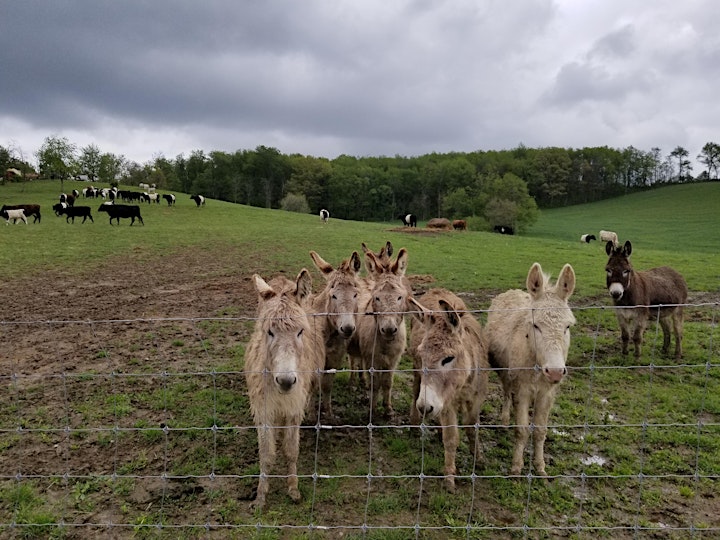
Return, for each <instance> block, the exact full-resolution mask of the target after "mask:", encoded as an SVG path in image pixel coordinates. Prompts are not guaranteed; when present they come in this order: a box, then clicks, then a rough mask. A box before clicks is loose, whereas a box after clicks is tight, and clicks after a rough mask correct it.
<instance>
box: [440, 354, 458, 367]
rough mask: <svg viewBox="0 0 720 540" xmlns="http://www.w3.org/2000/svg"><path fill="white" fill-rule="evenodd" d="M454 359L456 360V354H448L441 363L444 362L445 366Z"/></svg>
mask: <svg viewBox="0 0 720 540" xmlns="http://www.w3.org/2000/svg"><path fill="white" fill-rule="evenodd" d="M453 360H455V357H454V356H446V357H445V358H443V359H442V362H440V364H442V365H443V366H447V365H448V364H449V363H450V362H452V361H453Z"/></svg>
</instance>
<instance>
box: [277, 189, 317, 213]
mask: <svg viewBox="0 0 720 540" xmlns="http://www.w3.org/2000/svg"><path fill="white" fill-rule="evenodd" d="M280 208H282V209H283V210H286V211H287V212H298V213H300V214H309V213H310V205H309V204H308V201H307V199H306V198H305V195H302V194H299V193H288V194H287V195H285V196H284V197H283V198H282V200H281V201H280Z"/></svg>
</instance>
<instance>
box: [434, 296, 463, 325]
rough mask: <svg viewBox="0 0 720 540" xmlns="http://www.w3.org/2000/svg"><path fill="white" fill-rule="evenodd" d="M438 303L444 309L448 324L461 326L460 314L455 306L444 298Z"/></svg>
mask: <svg viewBox="0 0 720 540" xmlns="http://www.w3.org/2000/svg"><path fill="white" fill-rule="evenodd" d="M438 303H439V304H440V307H441V308H442V309H443V311H444V315H445V319H446V320H447V322H448V324H449V325H450V326H452V327H453V328H455V329H457V328H459V327H460V314H459V313H458V312H457V311H455V308H453V307H452V306H451V305H450V304H449V303H448V302H446V301H445V300H442V299H441V300H440V301H439V302H438Z"/></svg>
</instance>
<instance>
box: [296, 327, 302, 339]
mask: <svg viewBox="0 0 720 540" xmlns="http://www.w3.org/2000/svg"><path fill="white" fill-rule="evenodd" d="M302 335H303V329H302V328H301V329H300V331H299V332H298V333H297V337H302Z"/></svg>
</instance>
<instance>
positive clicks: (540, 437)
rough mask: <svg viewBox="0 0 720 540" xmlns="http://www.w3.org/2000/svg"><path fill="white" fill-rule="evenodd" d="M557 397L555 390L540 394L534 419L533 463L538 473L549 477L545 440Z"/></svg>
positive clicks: (536, 401) (536, 402)
mask: <svg viewBox="0 0 720 540" xmlns="http://www.w3.org/2000/svg"><path fill="white" fill-rule="evenodd" d="M554 400H555V395H554V392H553V390H552V389H551V390H549V391H545V392H540V393H539V395H538V397H537V399H536V400H535V409H534V412H533V419H534V423H535V433H534V435H533V437H534V439H535V447H534V453H533V463H534V464H535V469H536V471H537V473H538V474H539V475H541V476H547V473H546V472H545V439H546V438H547V426H548V418H549V417H550V409H551V408H552V405H553V401H554Z"/></svg>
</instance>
